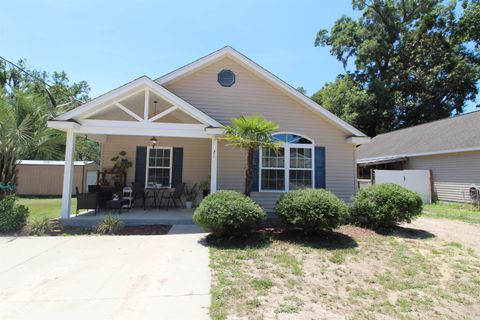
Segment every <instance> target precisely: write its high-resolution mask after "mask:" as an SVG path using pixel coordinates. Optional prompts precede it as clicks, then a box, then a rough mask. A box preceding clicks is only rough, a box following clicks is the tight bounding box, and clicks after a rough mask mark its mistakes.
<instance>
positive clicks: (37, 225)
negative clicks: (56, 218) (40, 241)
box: [28, 217, 50, 236]
mask: <svg viewBox="0 0 480 320" xmlns="http://www.w3.org/2000/svg"><path fill="white" fill-rule="evenodd" d="M49 223H50V219H48V218H47V217H43V218H41V219H35V220H33V221H32V222H30V223H29V224H28V231H29V233H30V235H32V236H43V235H44V234H46V233H47V232H48V230H49Z"/></svg>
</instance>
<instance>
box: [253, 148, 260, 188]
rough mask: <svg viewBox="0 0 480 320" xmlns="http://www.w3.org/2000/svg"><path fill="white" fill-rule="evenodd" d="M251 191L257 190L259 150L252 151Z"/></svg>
mask: <svg viewBox="0 0 480 320" xmlns="http://www.w3.org/2000/svg"><path fill="white" fill-rule="evenodd" d="M252 171H253V174H252V180H253V181H252V192H258V191H259V186H258V179H259V176H260V151H258V150H255V151H254V152H253V168H252Z"/></svg>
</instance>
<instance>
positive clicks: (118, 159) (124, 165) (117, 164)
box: [110, 151, 132, 172]
mask: <svg viewBox="0 0 480 320" xmlns="http://www.w3.org/2000/svg"><path fill="white" fill-rule="evenodd" d="M110 160H112V161H113V162H114V164H113V171H117V172H125V171H127V169H128V168H130V167H131V166H132V161H130V160H128V159H127V152H126V151H120V152H119V153H118V155H116V156H115V157H113V158H112V159H110Z"/></svg>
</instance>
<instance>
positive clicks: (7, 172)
mask: <svg viewBox="0 0 480 320" xmlns="http://www.w3.org/2000/svg"><path fill="white" fill-rule="evenodd" d="M0 114H1V117H0V182H4V183H7V182H11V183H14V182H15V174H16V162H17V160H19V159H28V158H30V157H32V156H35V155H37V154H40V155H44V156H45V157H46V158H58V157H61V156H62V153H61V148H60V145H59V141H60V140H59V137H58V135H59V134H58V133H56V132H55V131H54V130H52V129H50V128H48V127H47V120H48V119H49V118H51V117H52V115H53V111H52V110H51V108H50V106H49V105H48V103H45V102H44V100H43V99H39V98H38V97H36V96H35V95H32V94H29V93H25V92H21V91H20V90H18V89H14V90H13V91H12V93H8V92H6V90H3V89H0Z"/></svg>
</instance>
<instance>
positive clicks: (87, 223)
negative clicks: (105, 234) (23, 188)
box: [59, 214, 194, 228]
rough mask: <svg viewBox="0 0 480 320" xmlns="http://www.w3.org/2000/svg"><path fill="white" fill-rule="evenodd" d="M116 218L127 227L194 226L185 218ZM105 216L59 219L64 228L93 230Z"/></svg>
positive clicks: (118, 216)
mask: <svg viewBox="0 0 480 320" xmlns="http://www.w3.org/2000/svg"><path fill="white" fill-rule="evenodd" d="M114 216H115V217H117V218H119V219H120V220H122V222H123V224H124V225H125V226H152V225H159V224H165V225H176V224H180V225H189V226H192V225H194V222H193V221H192V219H185V218H179V219H175V218H156V217H155V218H130V217H128V218H124V217H122V215H121V214H120V215H114ZM104 217H105V216H96V217H81V218H80V217H76V218H70V219H59V222H60V224H61V225H62V226H69V227H82V228H91V227H94V226H96V225H98V224H99V223H100V221H102V219H103V218H104Z"/></svg>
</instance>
